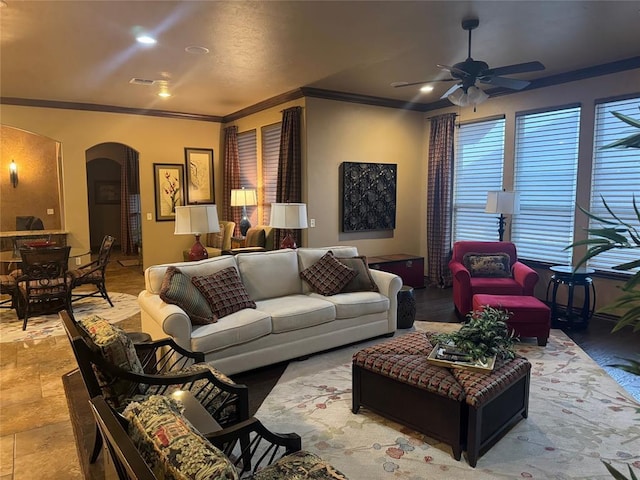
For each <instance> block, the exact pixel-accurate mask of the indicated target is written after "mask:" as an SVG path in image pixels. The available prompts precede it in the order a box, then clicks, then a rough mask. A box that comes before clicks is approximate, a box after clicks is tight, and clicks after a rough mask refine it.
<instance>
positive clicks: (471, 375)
mask: <svg viewBox="0 0 640 480" xmlns="http://www.w3.org/2000/svg"><path fill="white" fill-rule="evenodd" d="M530 372H531V364H530V363H529V361H528V360H527V359H526V358H522V357H516V358H514V359H513V360H508V361H506V362H505V361H504V360H497V361H496V365H495V367H494V368H493V371H492V372H491V373H488V374H487V373H477V372H472V371H470V370H462V369H458V368H453V369H451V373H452V375H453V376H454V377H455V378H456V380H457V381H458V383H459V384H460V385H461V386H462V389H463V390H464V393H465V401H466V403H467V406H468V416H467V418H468V423H467V432H466V437H467V448H466V450H467V461H468V462H469V465H471V466H472V467H475V466H476V463H477V462H478V458H479V457H480V455H481V453H484V452H486V451H487V450H488V449H489V448H491V446H492V445H494V444H495V443H496V442H497V441H498V440H499V439H500V438H501V437H502V436H503V435H504V434H505V433H506V432H507V431H508V430H509V429H510V428H511V427H512V426H513V425H514V424H515V423H516V422H518V421H520V420H521V419H523V418H527V415H528V407H529V379H530Z"/></svg>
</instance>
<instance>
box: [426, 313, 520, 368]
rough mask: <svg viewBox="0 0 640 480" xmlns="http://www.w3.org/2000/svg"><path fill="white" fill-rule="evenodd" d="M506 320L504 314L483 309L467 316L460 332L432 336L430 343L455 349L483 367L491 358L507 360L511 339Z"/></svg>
mask: <svg viewBox="0 0 640 480" xmlns="http://www.w3.org/2000/svg"><path fill="white" fill-rule="evenodd" d="M510 316H511V314H510V313H509V312H507V311H505V310H501V309H499V308H494V307H490V306H484V307H482V309H481V310H476V311H475V312H470V313H469V314H467V322H466V323H465V324H464V325H462V327H461V328H460V330H458V331H457V332H452V333H439V334H436V335H434V336H433V340H434V341H435V342H437V343H439V344H440V345H449V346H454V345H455V348H456V349H457V350H460V351H461V352H464V353H465V354H466V355H468V356H469V357H470V360H471V361H472V362H480V363H487V360H488V359H490V358H491V357H493V356H494V355H495V356H496V358H503V359H511V358H514V357H515V352H514V350H513V344H514V341H515V338H514V336H513V332H509V328H508V327H507V320H509V317H510Z"/></svg>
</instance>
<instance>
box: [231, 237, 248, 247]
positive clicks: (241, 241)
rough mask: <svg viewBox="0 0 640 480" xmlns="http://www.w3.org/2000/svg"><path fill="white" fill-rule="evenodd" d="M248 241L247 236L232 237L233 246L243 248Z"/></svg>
mask: <svg viewBox="0 0 640 480" xmlns="http://www.w3.org/2000/svg"><path fill="white" fill-rule="evenodd" d="M246 242H247V237H242V236H240V237H231V248H232V249H234V248H242V247H244V246H245V243H246Z"/></svg>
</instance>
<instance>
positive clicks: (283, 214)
mask: <svg viewBox="0 0 640 480" xmlns="http://www.w3.org/2000/svg"><path fill="white" fill-rule="evenodd" d="M269 225H271V226H272V227H275V228H287V229H298V228H307V204H306V203H272V204H271V219H270V221H269Z"/></svg>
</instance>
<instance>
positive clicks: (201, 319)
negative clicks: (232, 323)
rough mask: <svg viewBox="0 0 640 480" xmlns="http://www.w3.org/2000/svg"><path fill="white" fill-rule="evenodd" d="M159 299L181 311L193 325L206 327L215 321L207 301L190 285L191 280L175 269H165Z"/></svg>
mask: <svg viewBox="0 0 640 480" xmlns="http://www.w3.org/2000/svg"><path fill="white" fill-rule="evenodd" d="M160 298H161V299H162V300H164V301H165V302H166V303H170V304H172V305H177V306H179V307H180V308H181V309H183V310H184V311H185V313H186V314H187V315H188V316H189V319H190V320H191V323H192V324H193V325H207V324H209V323H215V322H216V321H217V318H216V316H215V315H214V314H213V312H212V311H211V307H209V304H208V303H207V299H206V298H204V297H203V296H202V293H200V290H198V289H197V288H196V287H195V286H194V285H193V284H192V283H191V279H190V278H189V277H188V276H187V275H185V274H184V273H182V272H181V271H180V269H178V268H176V267H168V268H167V271H166V273H165V274H164V278H163V279H162V286H161V287H160Z"/></svg>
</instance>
